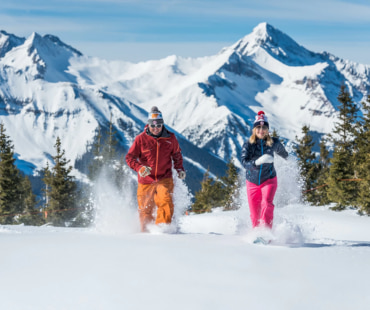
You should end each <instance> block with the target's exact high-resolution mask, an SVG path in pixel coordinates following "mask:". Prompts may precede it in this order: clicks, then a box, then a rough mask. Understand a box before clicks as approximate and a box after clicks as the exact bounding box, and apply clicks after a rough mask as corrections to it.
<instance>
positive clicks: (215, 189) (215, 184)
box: [191, 169, 225, 213]
mask: <svg viewBox="0 0 370 310" xmlns="http://www.w3.org/2000/svg"><path fill="white" fill-rule="evenodd" d="M224 197H225V196H224V188H223V186H222V183H221V182H220V181H219V180H218V179H216V180H214V179H212V178H211V177H210V175H209V169H208V170H207V171H206V173H205V174H204V177H203V181H202V182H201V189H200V190H199V191H198V192H196V193H195V202H194V204H193V205H192V207H191V209H192V210H193V211H194V212H195V213H204V212H211V210H212V208H217V207H222V206H223V202H224Z"/></svg>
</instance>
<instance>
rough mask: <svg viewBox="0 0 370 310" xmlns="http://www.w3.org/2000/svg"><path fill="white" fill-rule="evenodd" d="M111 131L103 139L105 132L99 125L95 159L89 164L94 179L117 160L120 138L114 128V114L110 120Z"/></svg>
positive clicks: (94, 147) (95, 144)
mask: <svg viewBox="0 0 370 310" xmlns="http://www.w3.org/2000/svg"><path fill="white" fill-rule="evenodd" d="M108 127H109V131H108V132H107V133H106V135H105V136H106V138H105V139H103V133H102V131H101V128H100V127H99V129H98V132H97V134H96V136H95V138H94V144H93V155H94V158H93V161H92V163H91V164H90V166H89V178H90V180H92V181H94V180H95V179H96V178H97V177H98V176H99V174H100V172H101V169H108V167H109V166H111V167H112V165H115V161H116V160H117V151H116V146H117V144H118V140H117V138H116V135H117V131H116V130H114V127H113V123H112V115H111V118H110V121H109V126H108Z"/></svg>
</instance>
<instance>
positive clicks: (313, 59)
mask: <svg viewBox="0 0 370 310" xmlns="http://www.w3.org/2000/svg"><path fill="white" fill-rule="evenodd" d="M231 48H232V49H234V50H235V51H237V52H239V53H240V54H241V55H244V56H256V55H258V54H259V52H260V50H261V49H263V50H264V51H265V52H267V53H268V54H270V55H271V56H272V57H274V58H275V59H277V60H278V61H280V62H282V63H285V64H288V65H293V66H302V65H313V64H315V63H317V62H319V61H322V55H321V54H318V53H313V52H311V51H309V50H307V49H306V48H304V47H303V46H301V45H299V44H297V42H296V41H294V40H293V39H292V38H291V37H289V36H288V35H286V34H285V33H283V32H282V31H280V30H278V29H276V28H275V27H273V26H271V25H270V24H268V23H260V24H259V25H257V26H256V27H255V28H254V29H253V32H252V33H250V34H248V35H247V36H245V37H244V38H242V39H241V40H239V41H238V42H236V43H235V44H234V45H232V46H231Z"/></svg>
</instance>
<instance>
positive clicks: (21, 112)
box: [0, 23, 370, 191]
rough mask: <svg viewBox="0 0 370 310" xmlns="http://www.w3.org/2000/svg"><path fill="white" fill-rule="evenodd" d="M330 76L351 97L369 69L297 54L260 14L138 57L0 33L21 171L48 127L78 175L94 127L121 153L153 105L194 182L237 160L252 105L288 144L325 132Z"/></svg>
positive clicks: (43, 147) (5, 110) (41, 149)
mask: <svg viewBox="0 0 370 310" xmlns="http://www.w3.org/2000/svg"><path fill="white" fill-rule="evenodd" d="M342 84H345V85H346V86H347V88H348V90H349V92H350V94H351V96H352V98H353V100H354V102H355V103H357V104H360V102H361V101H363V100H365V98H366V97H367V95H369V94H370V66H367V65H363V64H358V63H354V62H351V61H349V60H344V59H340V58H338V57H336V56H334V55H332V54H330V53H327V52H320V53H317V52H312V51H309V50H307V49H306V48H304V47H303V46H301V45H299V44H298V43H296V42H295V41H294V40H293V39H292V38H290V37H289V36H288V35H286V34H284V33H283V32H281V31H280V30H278V29H276V28H274V27H273V26H272V25H269V24H267V23H261V24H259V25H257V26H256V27H255V28H254V30H253V31H252V33H250V34H248V35H246V36H245V37H244V38H242V39H240V40H239V41H238V42H236V43H235V44H233V45H231V46H229V47H225V48H223V49H222V50H221V51H220V52H219V53H218V54H216V55H213V56H205V57H200V58H184V57H178V56H175V55H171V56H168V57H166V58H163V59H160V60H152V61H145V62H139V63H131V62H125V61H107V60H104V59H100V58H96V57H87V56H84V55H83V54H82V53H81V52H79V51H78V50H76V49H75V48H73V47H72V46H69V45H67V44H65V43H63V42H62V41H61V40H60V39H59V38H57V37H55V36H53V35H45V36H40V35H39V34H37V33H33V34H32V35H31V36H30V37H29V38H27V39H26V38H21V37H17V36H16V35H13V34H9V33H7V32H6V31H0V119H1V121H2V122H3V123H4V125H5V128H6V130H7V134H8V135H9V136H10V138H11V139H12V141H13V143H14V146H15V152H16V158H17V161H16V164H17V165H18V167H19V168H20V169H21V170H22V171H23V172H24V173H26V174H28V175H33V174H37V171H39V170H40V169H42V168H43V167H45V166H46V162H48V161H49V162H50V161H51V160H52V159H51V156H53V155H54V153H55V151H54V144H55V140H56V137H57V136H59V137H60V138H61V141H62V147H64V148H65V150H66V156H67V158H69V159H70V160H71V162H72V163H73V164H74V165H75V167H76V169H75V170H74V174H75V175H76V177H78V178H81V179H82V178H84V177H85V174H86V167H85V166H84V161H86V160H87V158H88V154H90V153H91V152H90V150H91V147H90V146H91V143H92V141H93V138H94V136H95V134H96V130H97V128H98V127H99V125H100V126H102V127H107V126H108V124H109V121H110V120H111V121H112V123H113V125H114V127H115V130H117V133H118V139H119V147H120V151H121V152H122V153H123V154H124V153H125V152H126V151H127V149H128V148H129V147H130V145H131V143H132V142H133V139H134V138H135V136H136V135H137V134H139V133H140V132H141V131H142V130H143V128H144V125H145V124H146V119H147V111H149V110H150V108H151V107H152V106H154V105H155V106H157V107H158V108H159V109H160V110H161V111H162V114H163V116H164V120H165V123H166V125H167V126H168V127H169V129H170V130H171V131H173V132H175V134H176V136H177V137H178V139H179V142H180V146H181V148H182V150H183V155H184V159H185V161H184V164H185V168H186V170H187V171H188V177H187V185H188V186H189V188H190V189H191V190H192V191H195V190H197V189H199V182H200V180H201V179H202V177H203V174H204V172H205V171H206V170H207V169H209V170H210V172H211V173H212V174H214V175H218V176H221V175H223V174H224V173H225V169H226V164H225V163H226V162H227V161H228V160H229V159H231V158H234V159H235V163H236V164H237V166H239V167H240V161H239V158H240V152H241V147H242V145H243V143H244V141H245V140H246V139H247V137H248V136H249V135H250V131H251V128H252V125H253V121H254V117H255V115H256V113H257V112H258V111H259V110H264V111H265V113H266V115H267V116H268V119H269V123H270V129H271V130H276V131H277V132H278V134H279V136H280V137H281V138H282V139H284V140H285V141H286V143H287V144H288V146H289V145H290V144H292V143H294V140H295V138H296V136H299V135H300V134H301V129H302V127H303V125H305V124H307V125H309V126H310V130H311V132H312V133H313V135H314V136H315V137H320V136H321V135H324V134H326V133H329V132H331V130H332V128H333V125H334V123H335V121H336V120H337V114H338V113H337V111H338V104H339V103H338V101H337V96H338V94H339V90H340V86H341V85H342ZM359 106H360V105H359ZM51 165H52V163H51ZM83 167H85V168H83Z"/></svg>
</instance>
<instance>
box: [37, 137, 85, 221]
mask: <svg viewBox="0 0 370 310" xmlns="http://www.w3.org/2000/svg"><path fill="white" fill-rule="evenodd" d="M55 149H56V155H55V156H53V157H52V158H53V160H54V163H55V165H54V167H53V168H52V169H51V171H50V170H49V168H48V167H46V168H45V170H44V182H45V185H46V189H45V194H46V204H45V206H46V211H47V214H48V215H47V222H50V223H52V224H53V225H54V226H66V225H67V222H70V221H71V220H72V219H73V218H74V217H75V216H76V215H77V214H78V212H77V210H76V204H75V202H76V194H77V185H76V182H75V180H74V177H73V176H71V171H72V166H67V165H68V163H69V162H70V161H69V160H67V159H66V158H65V151H64V150H62V148H61V141H60V138H59V137H57V140H56V143H55Z"/></svg>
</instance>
